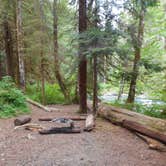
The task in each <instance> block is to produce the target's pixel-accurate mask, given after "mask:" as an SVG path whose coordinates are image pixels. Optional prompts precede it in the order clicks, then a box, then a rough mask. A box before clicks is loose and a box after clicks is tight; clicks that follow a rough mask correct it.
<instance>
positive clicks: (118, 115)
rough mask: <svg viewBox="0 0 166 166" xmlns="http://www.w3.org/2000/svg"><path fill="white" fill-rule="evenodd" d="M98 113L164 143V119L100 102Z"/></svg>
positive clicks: (165, 140) (165, 127)
mask: <svg viewBox="0 0 166 166" xmlns="http://www.w3.org/2000/svg"><path fill="white" fill-rule="evenodd" d="M98 113H99V115H100V116H101V117H103V118H105V119H107V120H109V121H111V122H112V123H113V124H116V125H120V126H122V127H126V128H128V129H130V130H133V131H137V132H139V133H142V134H144V135H146V136H149V137H152V138H154V139H157V140H159V141H161V142H164V143H166V121H165V120H162V119H159V118H153V117H149V116H146V115H143V114H140V113H137V112H133V111H129V110H127V109H121V108H117V107H113V106H108V105H103V104H101V105H100V107H99V111H98Z"/></svg>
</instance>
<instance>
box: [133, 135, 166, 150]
mask: <svg viewBox="0 0 166 166" xmlns="http://www.w3.org/2000/svg"><path fill="white" fill-rule="evenodd" d="M135 134H136V135H137V136H138V137H139V138H141V139H142V140H143V141H145V142H146V143H147V144H148V147H149V149H153V150H157V151H160V152H166V146H165V145H164V144H162V143H161V142H159V141H157V140H154V139H152V138H150V137H147V136H145V135H142V134H140V133H135Z"/></svg>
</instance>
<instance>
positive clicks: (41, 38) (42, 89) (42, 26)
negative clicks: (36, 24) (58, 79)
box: [39, 0, 46, 105]
mask: <svg viewBox="0 0 166 166" xmlns="http://www.w3.org/2000/svg"><path fill="white" fill-rule="evenodd" d="M39 2H40V20H41V26H40V30H41V33H42V34H44V33H45V29H44V11H43V5H44V4H43V3H44V2H43V0H40V1H39ZM40 44H41V50H40V74H41V93H42V104H43V105H45V104H46V100H45V71H44V69H45V68H44V62H45V59H44V50H43V46H44V37H43V36H40Z"/></svg>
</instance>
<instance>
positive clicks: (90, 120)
mask: <svg viewBox="0 0 166 166" xmlns="http://www.w3.org/2000/svg"><path fill="white" fill-rule="evenodd" d="M94 127H95V117H94V115H93V114H89V115H88V116H87V118H86V121H85V128H84V131H88V132H90V131H92V130H93V129H94Z"/></svg>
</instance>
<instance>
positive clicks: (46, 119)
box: [39, 116, 86, 121]
mask: <svg viewBox="0 0 166 166" xmlns="http://www.w3.org/2000/svg"><path fill="white" fill-rule="evenodd" d="M58 118H60V117H56V118H39V121H52V120H54V119H58ZM61 118H65V119H71V120H74V121H82V120H86V118H85V117H79V116H70V117H69V116H67V117H61Z"/></svg>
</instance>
